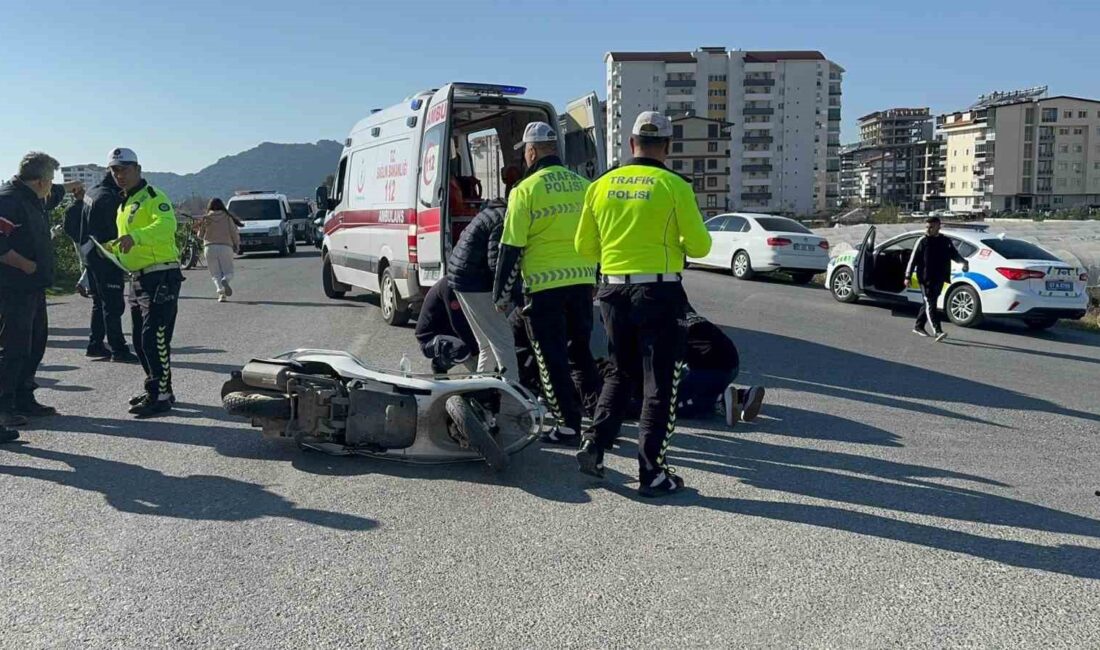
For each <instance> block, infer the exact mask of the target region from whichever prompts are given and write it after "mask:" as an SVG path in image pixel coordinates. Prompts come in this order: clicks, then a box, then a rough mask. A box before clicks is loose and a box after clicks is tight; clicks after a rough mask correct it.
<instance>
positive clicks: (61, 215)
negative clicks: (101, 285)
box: [50, 198, 80, 294]
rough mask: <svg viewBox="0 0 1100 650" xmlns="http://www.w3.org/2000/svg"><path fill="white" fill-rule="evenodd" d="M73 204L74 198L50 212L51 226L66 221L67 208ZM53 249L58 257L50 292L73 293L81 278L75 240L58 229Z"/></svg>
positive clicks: (67, 199) (66, 200)
mask: <svg viewBox="0 0 1100 650" xmlns="http://www.w3.org/2000/svg"><path fill="white" fill-rule="evenodd" d="M70 205H72V198H66V199H65V201H64V202H63V203H62V204H61V205H60V206H58V207H57V208H55V209H54V211H53V212H51V213H50V226H51V228H52V227H53V226H59V225H62V224H64V223H65V210H66V208H68V207H69V206H70ZM53 251H54V256H55V259H56V262H55V264H56V268H55V270H54V283H53V288H52V289H51V290H50V293H55V294H59V293H72V292H74V291H76V283H77V281H78V280H80V255H79V254H78V253H77V250H76V245H75V244H73V240H71V239H69V236H68V235H66V234H65V233H64V232H61V231H58V233H57V235H56V236H55V237H54V238H53Z"/></svg>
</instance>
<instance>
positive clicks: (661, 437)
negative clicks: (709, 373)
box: [584, 282, 687, 484]
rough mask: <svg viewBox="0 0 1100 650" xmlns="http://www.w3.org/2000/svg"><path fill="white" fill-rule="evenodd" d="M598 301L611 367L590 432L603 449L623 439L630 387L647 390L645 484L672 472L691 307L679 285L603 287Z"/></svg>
mask: <svg viewBox="0 0 1100 650" xmlns="http://www.w3.org/2000/svg"><path fill="white" fill-rule="evenodd" d="M597 298H598V299H599V301H600V310H601V312H602V315H603V322H604V326H605V327H606V329H607V339H608V351H609V360H610V362H611V365H612V368H611V371H610V372H609V373H607V377H606V378H605V379H604V384H603V390H602V391H601V393H600V400H599V403H598V404H597V405H596V417H595V420H594V422H593V423H592V427H590V428H589V429H588V430H586V431H585V433H584V436H585V438H587V439H590V440H594V441H595V442H596V444H597V445H599V446H600V447H601V448H603V449H609V448H610V447H611V445H612V444H613V443H614V441H615V439H616V438H617V437H618V435H619V430H620V428H621V427H622V423H623V418H624V416H625V414H626V409H627V406H628V404H629V401H630V393H631V384H635V385H637V383H640V384H641V385H642V387H643V397H642V411H641V415H640V417H639V418H638V478H639V479H640V480H641V481H642V483H643V484H645V483H647V482H649V481H652V480H653V479H654V478H656V477H657V476H658V475H659V474H660V473H661V472H663V471H664V472H671V469H670V468H669V466H668V462H667V458H666V452H667V450H668V443H669V439H670V438H671V437H672V432H673V430H674V429H675V427H676V410H675V408H670V406H671V405H674V404H676V403H677V401H678V400H677V388H678V384H679V380H680V376H681V375H682V373H683V371H684V363H683V354H684V342H685V340H686V331H687V330H686V328H685V326H684V322H683V317H684V311H685V307H686V305H687V297H686V296H685V295H684V290H683V287H682V286H680V283H678V282H676V283H673V282H664V283H654V284H635V285H604V286H602V287H601V288H600V290H599V292H598V294H597Z"/></svg>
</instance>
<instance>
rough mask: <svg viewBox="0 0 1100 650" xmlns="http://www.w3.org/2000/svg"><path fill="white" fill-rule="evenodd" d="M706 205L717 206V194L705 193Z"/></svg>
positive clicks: (709, 206)
mask: <svg viewBox="0 0 1100 650" xmlns="http://www.w3.org/2000/svg"><path fill="white" fill-rule="evenodd" d="M707 207H708V208H717V207H718V196H717V195H714V194H708V195H707Z"/></svg>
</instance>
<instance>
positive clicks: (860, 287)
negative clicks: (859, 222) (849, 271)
mask: <svg viewBox="0 0 1100 650" xmlns="http://www.w3.org/2000/svg"><path fill="white" fill-rule="evenodd" d="M854 266H855V276H856V277H855V278H854V280H853V282H855V292H856V295H857V296H858V295H861V294H863V293H865V292H866V290H867V288H869V287H873V286H874V278H875V227H874V226H871V227H870V228H868V229H867V234H866V235H864V237H863V243H862V244H861V245H860V247H859V252H858V253H856V261H855V264H854Z"/></svg>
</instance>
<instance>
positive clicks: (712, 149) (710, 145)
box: [707, 142, 718, 153]
mask: <svg viewBox="0 0 1100 650" xmlns="http://www.w3.org/2000/svg"><path fill="white" fill-rule="evenodd" d="M707 151H710V152H712V153H713V152H717V151H718V143H717V142H708V143H707Z"/></svg>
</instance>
